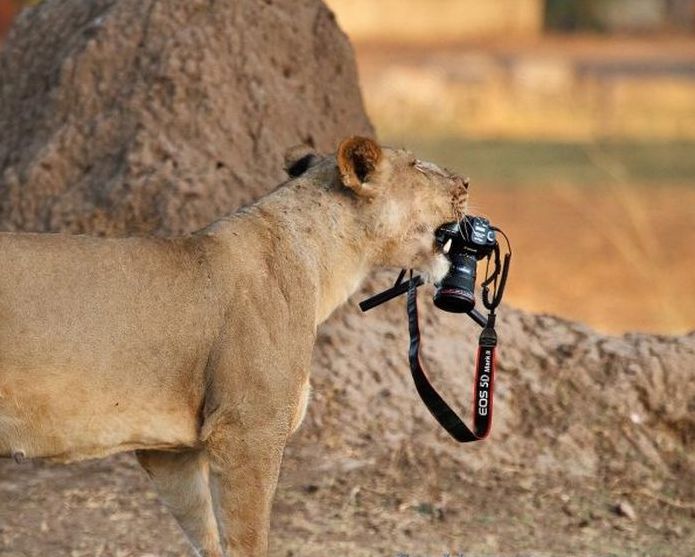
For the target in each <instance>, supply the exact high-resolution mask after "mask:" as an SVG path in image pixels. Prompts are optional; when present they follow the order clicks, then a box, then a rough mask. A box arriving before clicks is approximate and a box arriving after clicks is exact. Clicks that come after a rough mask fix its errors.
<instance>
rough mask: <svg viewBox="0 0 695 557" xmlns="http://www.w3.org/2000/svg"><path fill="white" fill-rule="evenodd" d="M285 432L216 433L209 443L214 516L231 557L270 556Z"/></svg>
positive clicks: (224, 429)
mask: <svg viewBox="0 0 695 557" xmlns="http://www.w3.org/2000/svg"><path fill="white" fill-rule="evenodd" d="M286 433H287V432H286V428H281V429H280V428H277V427H274V426H273V425H266V426H265V427H263V428H262V429H255V428H254V429H242V428H238V427H220V428H219V429H218V430H217V431H215V432H213V433H212V434H211V436H210V437H209V439H208V440H207V447H208V452H209V454H210V459H211V470H212V473H213V475H214V483H215V487H216V490H215V491H216V492H215V496H216V497H215V499H216V503H217V505H218V509H217V516H218V520H219V523H220V529H221V534H222V538H223V540H224V545H225V547H226V549H227V552H228V553H229V555H230V556H232V557H242V556H243V557H263V556H265V555H266V554H267V551H268V529H269V527H270V511H271V507H272V501H273V496H274V494H275V488H276V486H277V481H278V474H279V472H280V464H281V461H282V454H283V451H284V448H285V441H286V439H287V434H286Z"/></svg>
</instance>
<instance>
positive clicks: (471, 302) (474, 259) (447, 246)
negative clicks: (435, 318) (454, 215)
mask: <svg viewBox="0 0 695 557" xmlns="http://www.w3.org/2000/svg"><path fill="white" fill-rule="evenodd" d="M435 241H436V242H437V244H438V245H439V246H440V247H441V248H442V249H443V250H444V252H445V254H446V256H447V257H448V258H449V261H451V268H450V269H449V272H448V273H447V274H446V276H445V277H444V278H443V279H442V280H441V282H440V283H439V284H436V285H435V286H436V290H435V293H434V305H436V306H437V307H438V308H439V309H442V310H444V311H448V312H451V313H468V312H470V311H472V310H473V308H474V307H475V280H476V267H477V266H478V261H480V260H481V259H483V258H485V257H488V256H490V254H491V253H492V252H493V251H494V249H495V246H496V245H497V235H496V234H495V228H494V227H492V226H491V225H490V221H489V220H487V219H485V218H483V217H476V216H466V217H464V218H463V219H462V220H461V222H449V223H446V224H444V225H442V226H440V227H439V229H438V230H437V232H436V233H435Z"/></svg>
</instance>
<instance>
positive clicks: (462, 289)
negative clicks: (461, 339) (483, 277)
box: [434, 253, 477, 313]
mask: <svg viewBox="0 0 695 557" xmlns="http://www.w3.org/2000/svg"><path fill="white" fill-rule="evenodd" d="M450 259H451V268H450V269H449V272H448V273H447V274H446V276H445V277H444V278H443V279H442V282H440V283H439V285H438V286H437V289H436V290H435V293H434V305H435V306H437V307H438V308H439V309H442V310H444V311H448V312H450V313H467V312H469V311H471V310H472V309H473V308H474V307H475V293H474V292H475V269H476V265H477V260H476V258H475V256H473V255H471V254H467V253H456V254H450Z"/></svg>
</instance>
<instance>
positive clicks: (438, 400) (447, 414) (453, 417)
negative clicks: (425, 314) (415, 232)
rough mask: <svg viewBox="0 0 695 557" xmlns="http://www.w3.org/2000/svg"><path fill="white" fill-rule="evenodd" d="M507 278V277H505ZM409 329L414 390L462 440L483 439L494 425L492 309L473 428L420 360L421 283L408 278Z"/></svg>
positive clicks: (480, 358) (481, 351) (483, 337)
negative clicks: (418, 308) (439, 390)
mask: <svg viewBox="0 0 695 557" xmlns="http://www.w3.org/2000/svg"><path fill="white" fill-rule="evenodd" d="M505 278H506V277H505ZM408 285H409V286H408V301H407V310H408V330H409V332H410V350H409V352H408V359H409V360H410V372H411V374H412V376H413V382H414V383H415V389H416V390H417V392H418V394H419V395H420V398H421V399H422V402H424V403H425V406H427V409H428V410H429V411H430V413H431V414H432V416H434V418H435V420H437V422H439V424H440V425H441V426H442V427H443V428H444V429H445V430H446V431H447V432H448V433H449V435H451V436H452V437H453V438H454V439H456V441H458V442H459V443H469V442H471V441H480V440H481V439H484V438H485V437H487V435H488V434H489V433H490V428H491V426H492V399H493V386H494V381H495V364H496V362H495V349H496V347H497V333H496V331H495V311H494V308H490V313H489V314H488V319H487V323H486V324H485V326H484V328H483V331H482V333H480V338H479V339H478V353H477V356H476V367H475V391H474V395H473V401H474V402H473V404H474V406H473V430H471V429H470V428H469V427H468V426H467V425H466V424H465V423H464V422H463V420H462V419H461V418H460V417H459V416H458V414H456V412H455V411H454V410H452V408H451V407H450V406H449V405H448V404H447V403H446V401H445V400H444V399H443V398H442V397H441V395H440V394H439V393H438V392H437V390H436V389H435V388H434V387H433V386H432V383H430V381H429V379H428V378H427V375H426V373H425V371H424V370H423V367H422V361H421V359H420V324H419V319H418V311H417V289H418V286H419V284H418V282H417V281H416V280H414V279H413V278H412V277H411V279H410V280H409V281H408Z"/></svg>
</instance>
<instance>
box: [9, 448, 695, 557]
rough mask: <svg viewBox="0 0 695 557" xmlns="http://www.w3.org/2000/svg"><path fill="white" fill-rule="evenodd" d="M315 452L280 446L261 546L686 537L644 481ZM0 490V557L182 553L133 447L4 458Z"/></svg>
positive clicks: (655, 553) (669, 504)
mask: <svg viewBox="0 0 695 557" xmlns="http://www.w3.org/2000/svg"><path fill="white" fill-rule="evenodd" d="M321 453H322V451H321V450H320V449H319V450H317V451H315V455H314V456H313V457H312V456H311V455H301V454H299V453H298V452H297V451H296V449H295V448H294V447H290V448H289V449H288V452H287V455H286V462H285V465H284V468H283V474H282V479H281V482H280V487H279V491H278V496H277V500H276V504H275V513H274V516H273V535H272V537H271V555H273V556H276V557H280V556H282V557H290V556H295V557H299V556H303V557H320V556H326V555H336V556H337V555H350V556H358V557H361V556H365V557H367V556H373V555H379V556H384V557H396V556H398V555H402V554H404V555H409V556H412V557H415V556H422V557H424V556H428V557H430V556H432V557H439V556H441V555H445V554H446V552H449V553H450V554H452V555H456V554H457V552H458V553H460V554H462V555H466V556H467V557H473V556H475V555H490V556H492V555H508V556H519V557H520V556H522V555H523V556H531V555H533V556H536V557H541V556H551V555H552V556H573V557H579V556H587V557H588V556H616V557H618V556H620V557H623V556H624V557H627V556H645V557H646V556H651V557H667V556H668V557H681V556H682V557H690V556H692V548H693V547H695V530H694V529H693V523H694V522H695V505H694V504H692V503H685V502H682V501H680V500H679V499H678V497H677V496H676V495H672V496H671V497H669V496H665V495H660V494H658V493H657V491H656V490H654V489H653V488H650V487H649V486H644V485H630V484H626V483H624V482H616V484H615V485H613V486H610V487H609V488H608V489H596V488H595V487H591V486H590V485H589V484H587V483H583V482H577V481H576V480H575V481H571V480H568V479H566V478H563V477H562V476H553V477H547V476H543V475H537V474H533V473H532V472H529V471H522V470H515V469H509V468H508V467H500V468H493V469H490V470H486V471H482V472H480V473H477V474H475V475H469V474H466V473H464V472H462V471H459V472H457V471H456V470H455V467H452V466H448V465H447V466H444V467H443V468H444V469H442V467H438V466H437V465H436V463H437V460H429V459H428V458H426V457H425V456H424V455H418V454H417V452H416V451H415V450H413V452H412V454H408V453H407V451H404V452H403V453H402V454H395V455H394V459H393V462H384V461H383V460H379V459H374V458H373V457H371V456H370V450H369V447H368V446H367V447H365V448H363V449H360V450H357V451H353V455H352V456H349V457H348V456H343V457H330V458H328V457H322V456H318V455H321ZM510 480H511V481H510ZM666 492H668V489H667V490H666ZM659 493H664V490H663V486H662V487H661V488H660V489H659ZM0 497H1V498H2V501H3V504H2V506H1V507H0V555H2V556H3V557H20V556H22V557H24V556H32V557H33V556H39V555H53V556H56V557H62V556H70V557H81V556H84V557H87V556H104V557H106V556H119V557H126V556H142V557H145V556H155V555H156V556H167V557H170V556H171V557H173V556H186V555H191V553H189V552H188V549H187V547H186V543H185V541H184V539H183V536H182V534H181V533H180V532H179V531H178V528H177V526H176V524H175V523H174V521H173V519H172V518H171V517H170V516H169V515H168V513H167V511H166V509H164V508H163V507H162V505H161V504H160V503H159V502H158V500H157V498H156V495H155V494H154V493H153V491H152V490H151V487H150V485H149V483H148V480H147V479H146V477H145V474H144V473H143V472H142V471H141V470H140V469H139V467H138V466H137V464H136V462H135V459H134V458H133V457H132V456H120V457H117V458H110V459H107V460H104V461H99V462H91V463H86V464H80V465H75V466H49V465H42V464H30V463H29V464H24V465H16V464H14V463H10V462H2V463H0ZM624 503H628V506H625V505H624ZM621 504H623V506H624V508H623V507H620V508H622V509H623V510H619V506H620V505H621ZM631 510H632V511H634V513H635V514H634V516H633V515H632V512H631ZM625 514H627V515H629V516H625Z"/></svg>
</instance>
